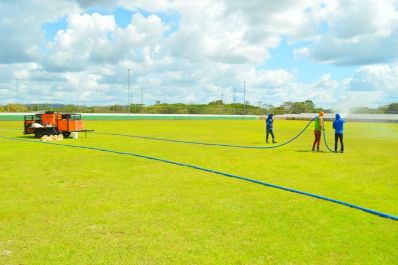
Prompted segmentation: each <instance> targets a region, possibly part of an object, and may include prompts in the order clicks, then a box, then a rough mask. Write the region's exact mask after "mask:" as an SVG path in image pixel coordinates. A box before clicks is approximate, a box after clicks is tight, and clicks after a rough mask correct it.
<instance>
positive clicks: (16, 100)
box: [15, 78, 19, 104]
mask: <svg viewBox="0 0 398 265" xmlns="http://www.w3.org/2000/svg"><path fill="white" fill-rule="evenodd" d="M15 80H16V84H15V90H16V94H15V96H16V99H15V103H17V104H18V101H19V79H18V78H17V79H15Z"/></svg>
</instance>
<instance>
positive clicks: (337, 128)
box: [333, 113, 345, 153]
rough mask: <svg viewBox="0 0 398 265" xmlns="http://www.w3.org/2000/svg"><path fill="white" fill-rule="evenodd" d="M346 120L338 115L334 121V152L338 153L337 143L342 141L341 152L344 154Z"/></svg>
mask: <svg viewBox="0 0 398 265" xmlns="http://www.w3.org/2000/svg"><path fill="white" fill-rule="evenodd" d="M344 123H345V120H344V119H342V118H340V114H338V113H337V114H336V118H335V120H334V121H333V129H334V151H335V152H337V141H338V140H339V139H340V145H341V150H340V152H342V153H343V152H344V142H343V129H344V128H343V125H344Z"/></svg>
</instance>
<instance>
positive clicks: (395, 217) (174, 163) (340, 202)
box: [0, 136, 398, 221]
mask: <svg viewBox="0 0 398 265" xmlns="http://www.w3.org/2000/svg"><path fill="white" fill-rule="evenodd" d="M0 138H3V139H9V140H14V141H24V142H31V143H43V144H50V145H58V146H66V147H73V148H81V149H89V150H95V151H102V152H107V153H114V154H119V155H128V156H134V157H140V158H145V159H150V160H155V161H159V162H163V163H168V164H173V165H177V166H183V167H189V168H193V169H196V170H201V171H205V172H210V173H214V174H217V175H222V176H225V177H230V178H235V179H239V180H243V181H248V182H252V183H255V184H259V185H263V186H267V187H271V188H275V189H280V190H284V191H289V192H293V193H297V194H301V195H305V196H309V197H313V198H316V199H319V200H324V201H329V202H332V203H336V204H340V205H344V206H347V207H351V208H353V209H357V210H361V211H364V212H366V213H369V214H373V215H377V216H380V217H384V218H388V219H391V220H394V221H398V217H397V216H394V215H391V214H387V213H383V212H379V211H376V210H372V209H368V208H365V207H362V206H358V205H355V204H351V203H347V202H344V201H340V200H335V199H332V198H328V197H325V196H322V195H317V194H313V193H309V192H305V191H300V190H296V189H292V188H288V187H283V186H279V185H275V184H271V183H267V182H263V181H260V180H256V179H251V178H247V177H242V176H238V175H234V174H230V173H225V172H221V171H217V170H213V169H208V168H204V167H200V166H196V165H191V164H185V163H181V162H175V161H171V160H166V159H162V158H157V157H152V156H147V155H141V154H135V153H130V152H123V151H117V150H111V149H104V148H96V147H91V146H80V145H72V144H60V143H52V142H39V141H34V140H28V139H18V138H10V137H5V136H0Z"/></svg>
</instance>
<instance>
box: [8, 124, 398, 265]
mask: <svg viewBox="0 0 398 265" xmlns="http://www.w3.org/2000/svg"><path fill="white" fill-rule="evenodd" d="M306 123H307V122H305V121H275V133H276V136H277V140H278V141H279V142H283V141H285V140H287V139H290V138H291V137H293V136H294V135H295V134H296V133H298V132H299V131H300V130H301V129H302V128H303V127H304V126H305V124H306ZM326 126H327V129H328V131H327V133H328V140H329V142H330V144H333V141H332V140H334V139H332V137H333V132H332V130H331V124H330V123H327V124H326ZM86 127H87V128H90V129H95V130H96V131H97V132H112V133H128V134H135V135H145V136H154V137H163V138H170V139H182V140H190V141H202V142H214V143H226V144H239V145H264V121H214V120H213V121H140V120H136V121H87V122H86ZM0 135H2V136H7V137H20V139H25V138H27V139H31V140H34V138H32V137H31V136H23V134H22V126H21V122H11V121H4V122H0ZM312 140H313V133H312V126H311V127H310V130H308V131H307V132H305V133H304V134H303V135H302V136H301V137H300V138H298V139H297V140H296V141H295V142H293V143H291V144H289V145H287V146H284V147H281V148H278V149H273V150H257V149H237V148H225V147H213V146H200V145H188V144H181V143H170V142H161V141H150V140H144V139H133V138H125V137H117V136H108V135H99V134H91V133H90V134H88V136H87V138H85V137H84V134H80V135H79V139H75V140H74V139H65V140H64V141H62V142H60V143H68V144H75V145H84V146H95V147H101V148H107V149H113V150H120V151H127V152H133V153H138V154H145V155H150V156H155V157H159V158H164V159H169V160H173V161H178V162H184V163H189V164H194V165H198V166H202V167H206V168H210V169H215V170H219V171H223V172H228V173H233V174H237V175H241V176H244V177H249V178H253V179H257V180H262V181H266V182H270V183H273V184H278V185H282V186H286V187H291V188H295V189H299V190H303V191H307V192H311V193H316V194H320V195H323V196H327V197H331V198H334V199H338V200H342V201H346V202H350V203H353V204H357V205H361V206H364V207H367V208H371V209H374V210H378V211H382V212H385V213H389V214H393V215H395V216H397V215H398V175H397V169H398V159H397V157H398V124H370V123H348V124H346V130H345V143H346V152H345V153H344V154H334V153H329V152H326V151H325V150H326V148H325V146H324V144H323V143H322V146H321V148H323V150H324V152H320V153H316V152H315V153H314V152H311V151H310V149H311V146H312ZM36 141H38V140H36ZM0 165H1V166H0V202H1V206H0V264H40V265H42V264H398V222H396V221H393V220H390V219H385V218H381V217H378V216H375V215H371V214H368V213H365V212H362V211H359V210H355V209H351V208H348V207H345V206H342V205H337V204H334V203H330V202H326V201H321V200H317V199H314V198H310V197H306V196H302V195H298V194H293V193H290V192H286V191H281V190H277V189H273V188H268V187H264V186H261V185H256V184H253V183H249V182H244V181H240V180H237V179H232V178H227V177H222V176H219V175H216V174H212V173H206V172H202V171H197V170H194V169H190V168H184V167H179V166H175V165H170V164H165V163H161V162H157V161H151V160H147V159H143V158H137V157H131V156H123V155H117V154H111V153H104V152H98V151H91V150H84V149H76V148H70V147H64V146H54V145H46V144H36V143H29V142H22V141H12V140H6V139H0Z"/></svg>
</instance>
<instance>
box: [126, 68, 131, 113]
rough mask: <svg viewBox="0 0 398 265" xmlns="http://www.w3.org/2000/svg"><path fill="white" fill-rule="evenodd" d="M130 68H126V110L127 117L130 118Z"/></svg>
mask: <svg viewBox="0 0 398 265" xmlns="http://www.w3.org/2000/svg"><path fill="white" fill-rule="evenodd" d="M130 105H131V104H130V69H127V110H128V114H127V116H128V119H130V108H131V106H130Z"/></svg>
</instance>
